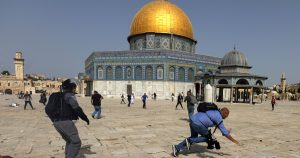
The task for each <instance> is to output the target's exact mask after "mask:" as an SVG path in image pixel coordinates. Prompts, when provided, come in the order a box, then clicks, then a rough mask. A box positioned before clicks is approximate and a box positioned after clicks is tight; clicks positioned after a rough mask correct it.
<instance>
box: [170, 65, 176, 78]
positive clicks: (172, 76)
mask: <svg viewBox="0 0 300 158" xmlns="http://www.w3.org/2000/svg"><path fill="white" fill-rule="evenodd" d="M174 79H175V68H174V67H173V66H171V67H170V68H169V80H174Z"/></svg>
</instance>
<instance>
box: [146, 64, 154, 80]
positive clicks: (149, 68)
mask: <svg viewBox="0 0 300 158" xmlns="http://www.w3.org/2000/svg"><path fill="white" fill-rule="evenodd" d="M146 80H153V68H152V66H147V67H146Z"/></svg>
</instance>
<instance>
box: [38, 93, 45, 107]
mask: <svg viewBox="0 0 300 158" xmlns="http://www.w3.org/2000/svg"><path fill="white" fill-rule="evenodd" d="M39 102H40V103H42V104H44V105H46V102H47V96H46V93H45V92H43V93H41V95H40V100H39Z"/></svg>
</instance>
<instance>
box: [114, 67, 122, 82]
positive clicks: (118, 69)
mask: <svg viewBox="0 0 300 158" xmlns="http://www.w3.org/2000/svg"><path fill="white" fill-rule="evenodd" d="M115 75H116V76H115V78H116V80H122V79H123V70H122V67H121V66H117V67H116V70H115Z"/></svg>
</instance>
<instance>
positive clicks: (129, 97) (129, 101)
mask: <svg viewBox="0 0 300 158" xmlns="http://www.w3.org/2000/svg"><path fill="white" fill-rule="evenodd" d="M127 101H128V107H130V104H131V94H127Z"/></svg>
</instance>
